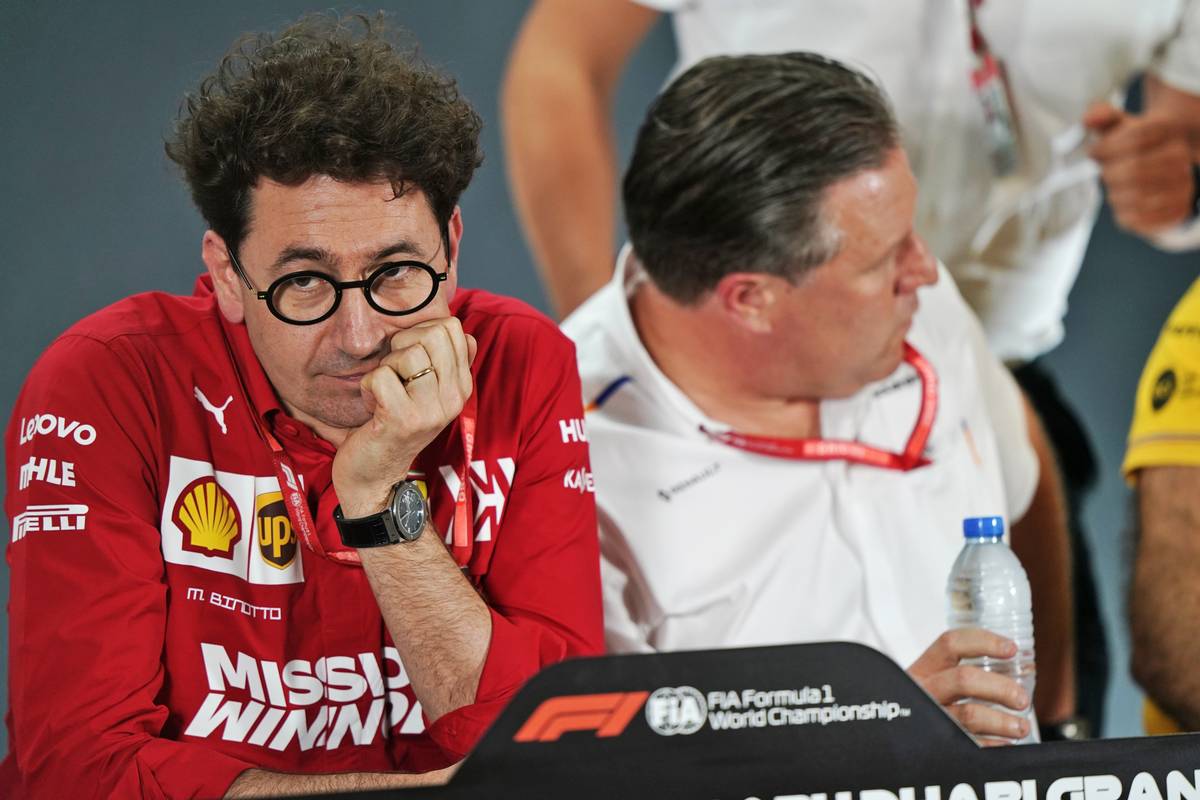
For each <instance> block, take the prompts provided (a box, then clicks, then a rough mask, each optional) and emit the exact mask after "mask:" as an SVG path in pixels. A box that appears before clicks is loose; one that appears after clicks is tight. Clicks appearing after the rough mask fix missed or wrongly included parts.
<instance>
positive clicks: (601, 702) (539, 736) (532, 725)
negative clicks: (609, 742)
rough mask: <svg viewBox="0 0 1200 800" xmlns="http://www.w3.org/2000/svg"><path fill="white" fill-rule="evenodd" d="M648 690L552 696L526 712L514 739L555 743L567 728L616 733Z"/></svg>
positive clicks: (619, 732) (629, 717)
mask: <svg viewBox="0 0 1200 800" xmlns="http://www.w3.org/2000/svg"><path fill="white" fill-rule="evenodd" d="M649 694H650V693H649V692H610V693H608V694H576V695H566V696H564V697H551V698H550V699H549V700H545V701H543V702H542V704H541V705H540V706H538V707H537V709H536V710H535V711H534V712H533V713H532V714H530V715H529V719H527V720H526V721H525V724H524V725H522V726H521V729H520V730H519V731H517V735H516V736H514V737H513V741H515V742H554V741H557V740H558V737H560V736H562V735H563V734H564V733H568V732H570V731H595V732H596V736H598V737H608V736H619V735H620V734H621V732H622V731H624V730H625V728H626V727H627V726H628V725H629V721H630V720H631V719H633V716H634V714H636V713H637V712H638V710H639V709H640V708H641V707H642V704H643V703H645V702H646V697H647V696H649Z"/></svg>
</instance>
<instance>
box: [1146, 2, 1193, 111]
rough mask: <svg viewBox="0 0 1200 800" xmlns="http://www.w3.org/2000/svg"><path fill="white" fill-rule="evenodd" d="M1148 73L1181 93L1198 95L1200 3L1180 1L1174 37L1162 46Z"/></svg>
mask: <svg viewBox="0 0 1200 800" xmlns="http://www.w3.org/2000/svg"><path fill="white" fill-rule="evenodd" d="M1150 71H1151V72H1152V73H1154V74H1155V75H1157V76H1158V77H1159V78H1161V79H1162V80H1163V82H1164V83H1167V84H1170V85H1171V86H1173V87H1175V88H1176V89H1179V90H1180V91H1182V92H1189V93H1191V94H1197V95H1200V2H1198V1H1197V0H1184V3H1183V10H1182V12H1181V13H1180V15H1179V26H1178V28H1177V29H1176V31H1175V35H1174V36H1172V37H1171V39H1170V40H1169V41H1168V42H1167V43H1166V44H1165V45H1163V47H1162V49H1161V51H1160V52H1159V53H1158V55H1157V57H1156V58H1155V60H1154V63H1152V64H1151V65H1150Z"/></svg>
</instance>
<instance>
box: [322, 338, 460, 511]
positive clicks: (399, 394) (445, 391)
mask: <svg viewBox="0 0 1200 800" xmlns="http://www.w3.org/2000/svg"><path fill="white" fill-rule="evenodd" d="M391 347H392V350H391V352H390V353H389V354H388V355H387V356H385V357H384V358H383V360H382V361H381V362H380V364H379V366H378V367H376V368H375V369H374V370H372V371H371V372H369V373H367V375H366V376H364V377H363V379H362V383H361V384H360V385H359V386H360V390H361V391H362V393H363V397H364V398H365V400H366V402H367V408H368V409H369V410H370V411H371V419H370V421H368V422H367V423H366V424H365V425H363V426H362V427H361V428H358V429H357V430H355V431H354V432H353V433H351V434H350V435H349V436H347V437H346V439H345V441H343V442H342V445H341V447H339V448H338V451H337V456H335V457H334V459H333V485H334V489H335V490H336V491H337V495H338V499H339V500H340V501H341V504H342V512H343V513H344V514H345V515H346V516H347V517H363V516H367V515H369V514H375V513H378V512H379V511H381V510H383V507H384V506H385V505H386V503H387V497H388V493H389V491H390V490H391V488H392V486H393V485H395V484H396V483H397V482H398V481H401V480H404V478H405V477H406V476H407V475H408V471H409V468H410V467H411V466H412V464H413V461H414V460H416V457H417V455H418V454H420V452H421V451H422V450H423V449H425V447H426V446H427V445H428V444H429V443H430V442H431V441H433V439H434V437H436V436H437V435H438V434H439V433H441V431H442V430H443V429H444V428H445V427H446V426H447V425H449V424H450V422H452V421H453V420H454V419H455V418H456V417H457V416H458V415H459V413H460V412H461V411H462V409H463V405H464V404H465V403H466V401H467V398H468V397H470V396H471V391H472V388H473V386H472V380H471V362H472V361H474V359H475V349H476V344H475V337H473V336H471V335H469V334H466V333H464V332H463V329H462V323H460V322H459V320H458V319H457V318H456V317H444V318H442V319H435V320H430V321H428V322H422V323H419V324H417V325H414V326H412V327H411V328H405V329H404V330H402V331H400V332H398V333H396V334H395V335H394V336H392V339H391Z"/></svg>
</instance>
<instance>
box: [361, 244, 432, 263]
mask: <svg viewBox="0 0 1200 800" xmlns="http://www.w3.org/2000/svg"><path fill="white" fill-rule="evenodd" d="M421 250H422V248H421V246H420V245H419V244H417V243H416V242H414V241H412V240H411V239H401V240H400V241H398V242H396V243H395V244H391V245H388V246H387V247H385V248H383V249H382V250H378V251H376V253H375V255H373V256H372V257H371V261H373V262H378V261H383V260H384V259H385V258H391V257H392V256H413V257H414V258H418V259H421V260H425V256H424V255H423V254H422V252H421ZM434 255H437V253H436V252H435V253H434Z"/></svg>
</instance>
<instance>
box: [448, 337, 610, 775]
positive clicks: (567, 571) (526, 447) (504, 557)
mask: <svg viewBox="0 0 1200 800" xmlns="http://www.w3.org/2000/svg"><path fill="white" fill-rule="evenodd" d="M522 327H525V328H527V329H528V330H532V331H537V332H540V331H542V329H543V327H544V331H545V332H544V333H539V335H535V336H531V337H530V338H529V339H528V340H527V341H526V343H525V344H526V346H525V347H524V348H522V349H523V351H524V358H525V364H526V369H525V370H524V371H523V372H524V376H525V386H526V388H525V391H524V395H523V397H522V398H521V401H520V409H521V412H522V416H523V417H524V421H523V423H522V429H523V431H524V434H523V437H522V441H521V443H520V445H519V456H518V458H517V469H516V472H515V475H514V479H513V485H512V488H511V493H510V497H509V500H508V502H507V504H506V508H505V512H504V522H503V525H502V528H501V532H500V534H499V535H498V537H497V539H496V549H495V551H494V553H493V555H492V562H491V565H490V568H489V571H488V575H487V577H485V579H484V581H483V586H482V590H483V596H484V597H485V599H486V600H487V601H488V605H489V606H490V607H491V613H492V640H491V645H490V647H489V649H488V655H487V660H486V661H485V662H484V666H483V673H482V675H481V676H480V679H479V686H478V688H477V690H476V697H475V703H474V704H472V705H469V706H465V707H464V708H460V709H458V710H456V711H452V712H450V713H449V714H446V715H444V716H442V717H440V718H439V719H437V720H436V721H434V722H433V724H432V726H431V727H430V729H429V733H430V735H431V736H432V737H433V738H434V740H435V741H436V742H437V743H438V745H439V746H440V747H441V748H442V749H443V750H446V751H447V752H448V753H450V754H452V755H454V756H456V757H462V756H463V755H465V754H466V752H467V751H468V750H469V749H470V748H471V747H472V746H473V745H474V744H475V742H476V741H477V740H478V739H479V737H480V736H481V735H482V734H483V732H484V730H485V729H486V728H487V726H488V725H490V724H491V722H492V720H494V719H495V717H496V715H497V714H499V713H500V711H501V710H502V709H503V707H504V706H505V705H506V704H507V703H508V701H509V700H510V699H512V697H513V695H515V694H516V692H517V690H518V689H520V688H521V686H522V685H523V684H524V683H525V681H526V680H528V679H529V678H530V677H532V676H533V675H534V674H535V673H536V672H538V671H539V670H540V669H541V668H543V667H545V666H547V665H549V664H553V663H556V662H558V661H562V660H563V659H566V658H569V657H573V656H585V655H596V654H599V653H601V652H602V651H603V631H602V620H601V613H602V612H601V605H600V575H599V571H600V568H599V553H598V546H597V539H596V503H595V494H594V490H593V483H592V473H591V463H590V461H589V458H588V448H587V442H586V439H584V438H581V437H580V436H579V432H581V431H583V404H582V401H581V397H582V390H581V388H580V384H579V373H578V370H577V369H576V366H575V353H574V347H573V345H572V344H571V343H570V341H569V340H567V339H566V338H565V337H564V336H562V335H561V334H560V333H559V332H558V331H557V329H555V328H554V327H553V326H552V325H551V324H550V323H549V322H548V321H547V322H542V321H537V322H534V323H532V324H530V325H528V326H522ZM509 372H510V373H511V374H512V375H513V378H512V379H513V380H521V378H520V377H519V376H521V374H522V371H520V370H511V369H510V370H509ZM585 435H586V434H585Z"/></svg>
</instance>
